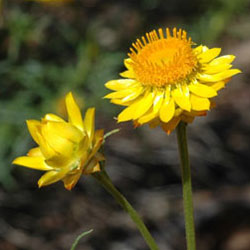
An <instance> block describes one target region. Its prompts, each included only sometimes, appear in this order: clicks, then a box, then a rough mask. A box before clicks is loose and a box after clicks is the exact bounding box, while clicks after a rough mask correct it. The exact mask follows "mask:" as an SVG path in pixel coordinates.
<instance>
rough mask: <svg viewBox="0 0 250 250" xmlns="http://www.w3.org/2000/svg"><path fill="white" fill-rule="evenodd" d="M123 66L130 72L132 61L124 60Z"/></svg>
mask: <svg viewBox="0 0 250 250" xmlns="http://www.w3.org/2000/svg"><path fill="white" fill-rule="evenodd" d="M124 65H125V67H126V68H127V69H128V70H132V69H133V67H132V59H131V58H126V59H125V60H124Z"/></svg>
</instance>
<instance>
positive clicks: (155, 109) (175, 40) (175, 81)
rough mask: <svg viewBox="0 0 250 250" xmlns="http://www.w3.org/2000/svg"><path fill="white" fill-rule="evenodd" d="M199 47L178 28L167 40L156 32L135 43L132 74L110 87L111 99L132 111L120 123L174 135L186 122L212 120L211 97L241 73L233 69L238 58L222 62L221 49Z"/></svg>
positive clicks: (127, 61) (121, 116) (128, 63)
mask: <svg viewBox="0 0 250 250" xmlns="http://www.w3.org/2000/svg"><path fill="white" fill-rule="evenodd" d="M193 45H194V43H193V42H192V40H191V38H187V34H186V32H185V31H184V30H181V29H179V30H178V31H177V30H176V28H174V29H173V32H172V34H171V32H170V30H169V29H168V28H167V29H166V35H164V32H163V30H162V29H159V30H158V33H157V32H156V31H155V30H153V31H152V32H150V33H147V34H146V36H145V37H144V36H143V37H142V38H141V40H140V39H137V40H136V42H135V43H133V44H132V46H133V47H132V48H130V53H129V54H128V56H129V58H127V59H125V61H124V64H125V66H126V68H127V70H126V71H125V72H123V73H121V76H122V77H124V78H126V79H118V80H112V81H109V82H107V83H106V84H105V86H106V87H107V88H109V89H111V90H113V91H114V92H112V93H110V94H108V95H106V96H105V98H109V99H111V102H112V103H114V104H118V105H123V106H127V108H125V109H124V110H123V111H122V112H121V113H120V114H119V115H118V118H117V119H118V122H124V121H129V120H133V121H134V124H135V126H140V125H142V124H147V123H148V124H149V125H150V126H151V127H155V126H157V125H161V126H162V128H163V129H164V130H165V131H166V132H167V133H168V134H169V133H170V132H171V131H172V130H173V129H174V128H175V127H176V126H177V124H178V123H179V122H180V121H181V120H183V121H185V122H192V121H193V119H194V118H195V117H196V116H202V115H206V112H207V111H208V110H209V109H210V108H211V107H212V106H213V102H212V101H211V100H210V98H212V97H215V96H216V95H217V91H218V90H220V89H222V88H224V86H225V84H226V83H227V82H228V81H229V80H230V79H231V77H232V76H233V75H235V74H238V73H240V72H241V71H240V70H238V69H231V67H232V65H231V62H232V61H233V60H234V58H235V56H233V55H226V56H220V57H218V55H219V54H220V52H221V49H220V48H212V49H209V48H208V47H206V46H203V45H200V46H198V47H196V48H192V46H193Z"/></svg>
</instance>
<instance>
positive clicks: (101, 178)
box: [93, 170, 159, 250]
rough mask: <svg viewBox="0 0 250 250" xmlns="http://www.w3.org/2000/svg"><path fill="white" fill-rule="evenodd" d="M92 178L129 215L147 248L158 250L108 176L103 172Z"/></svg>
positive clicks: (136, 214)
mask: <svg viewBox="0 0 250 250" xmlns="http://www.w3.org/2000/svg"><path fill="white" fill-rule="evenodd" d="M93 176H94V177H95V178H96V179H97V181H98V182H99V183H100V184H101V185H102V186H103V187H104V188H105V189H106V190H107V191H108V192H109V193H110V194H111V195H112V196H113V197H114V198H115V200H116V201H117V202H118V203H119V204H120V205H121V206H122V208H123V209H124V210H125V211H126V212H127V213H128V214H129V216H130V217H131V219H132V220H133V221H134V223H135V224H136V226H137V228H138V230H139V231H140V232H141V234H142V236H143V238H144V239H145V241H146V242H147V244H148V246H149V248H150V249H151V250H159V248H158V246H157V245H156V243H155V240H154V239H153V237H152V236H151V234H150V233H149V231H148V229H147V228H146V226H145V224H144V223H143V221H142V219H141V218H140V216H139V215H138V213H137V212H136V211H135V209H134V208H133V207H132V206H131V205H130V203H129V202H128V201H127V199H126V198H125V197H124V196H123V195H122V194H121V193H120V192H119V191H118V190H117V189H116V187H115V186H114V185H113V183H112V181H111V180H110V178H109V176H108V174H107V173H106V172H105V170H103V171H101V172H97V173H94V174H93Z"/></svg>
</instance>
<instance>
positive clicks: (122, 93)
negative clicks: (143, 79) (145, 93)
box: [104, 87, 143, 99]
mask: <svg viewBox="0 0 250 250" xmlns="http://www.w3.org/2000/svg"><path fill="white" fill-rule="evenodd" d="M142 89H143V88H142V87H141V88H140V90H142ZM136 90H137V88H127V89H123V90H120V91H117V92H113V93H110V94H108V95H105V96H104V98H109V99H117V98H126V97H127V96H129V95H131V94H132V95H133V94H134V92H135V91H136Z"/></svg>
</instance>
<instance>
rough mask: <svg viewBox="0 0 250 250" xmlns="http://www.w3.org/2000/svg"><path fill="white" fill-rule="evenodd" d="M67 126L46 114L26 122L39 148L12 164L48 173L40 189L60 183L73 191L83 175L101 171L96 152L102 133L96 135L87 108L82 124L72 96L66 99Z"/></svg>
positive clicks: (92, 114)
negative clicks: (39, 119) (40, 118)
mask: <svg viewBox="0 0 250 250" xmlns="http://www.w3.org/2000/svg"><path fill="white" fill-rule="evenodd" d="M65 102H66V108H67V112H68V120H69V121H68V122H66V121H64V120H63V119H62V118H60V117H58V116H56V115H54V114H47V115H45V116H44V118H42V120H41V121H37V120H28V121H27V126H28V129H29V132H30V134H31V136H32V137H33V139H34V141H35V142H36V143H37V144H38V147H36V148H33V149H31V150H30V151H29V152H28V154H27V156H21V157H18V158H16V159H15V160H14V161H13V163H14V164H17V165H21V166H24V167H28V168H33V169H37V170H43V171H47V173H45V174H44V175H43V176H42V177H41V178H40V179H39V181H38V185H39V187H41V186H46V185H49V184H52V183H54V182H56V181H59V180H62V181H63V182H64V186H65V188H66V189H68V190H70V189H72V188H73V187H74V186H75V184H76V183H77V181H78V179H79V178H80V176H81V175H82V174H91V173H94V172H96V171H100V163H99V162H100V161H103V160H105V159H104V156H103V155H102V154H101V153H99V152H98V150H99V148H100V146H101V144H102V142H103V130H97V131H95V109H94V108H89V109H88V110H87V112H86V114H85V118H84V120H83V119H82V115H81V112H80V109H79V107H78V106H77V104H76V102H75V100H74V98H73V95H72V93H71V92H70V93H68V94H67V96H66V99H65Z"/></svg>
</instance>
